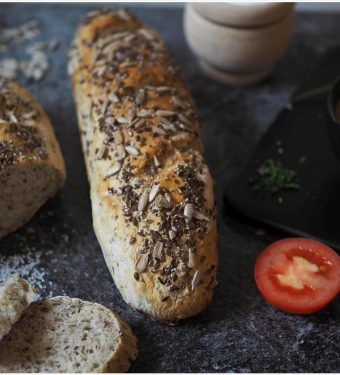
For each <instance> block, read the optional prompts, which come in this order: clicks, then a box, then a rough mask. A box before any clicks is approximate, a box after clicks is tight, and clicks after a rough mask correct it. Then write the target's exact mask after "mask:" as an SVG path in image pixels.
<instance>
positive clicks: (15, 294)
mask: <svg viewBox="0 0 340 375" xmlns="http://www.w3.org/2000/svg"><path fill="white" fill-rule="evenodd" d="M38 297H39V295H38V291H37V290H36V289H35V288H34V287H33V286H32V285H30V284H29V283H28V282H27V281H26V280H25V279H22V278H21V277H19V276H18V275H15V276H12V277H11V278H9V279H8V280H6V281H5V282H4V283H2V284H1V285H0V340H1V339H2V338H3V337H4V336H5V335H7V334H8V332H9V331H10V330H11V327H12V325H13V324H14V323H16V322H17V321H18V319H19V318H20V316H21V315H22V313H23V311H24V310H25V309H26V308H27V307H28V306H29V305H30V304H31V303H32V302H34V301H35V300H37V299H38Z"/></svg>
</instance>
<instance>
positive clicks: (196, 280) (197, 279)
mask: <svg viewBox="0 0 340 375" xmlns="http://www.w3.org/2000/svg"><path fill="white" fill-rule="evenodd" d="M201 277H202V273H201V272H200V271H196V272H195V274H194V277H193V278H192V281H191V289H192V290H194V289H195V288H196V287H197V285H198V283H199V282H200V281H201Z"/></svg>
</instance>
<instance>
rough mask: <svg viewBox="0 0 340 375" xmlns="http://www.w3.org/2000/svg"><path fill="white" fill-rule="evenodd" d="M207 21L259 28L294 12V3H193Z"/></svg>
mask: <svg viewBox="0 0 340 375" xmlns="http://www.w3.org/2000/svg"><path fill="white" fill-rule="evenodd" d="M192 5H193V6H194V8H195V9H196V11H197V12H198V13H200V14H201V16H203V17H205V18H206V19H208V20H210V21H213V22H216V23H220V24H224V25H228V26H235V27H257V26H265V25H268V24H271V23H275V22H276V21H278V20H280V19H281V18H283V17H285V16H287V15H288V14H290V13H291V12H293V8H294V5H295V4H294V3H243V2H239V3H238V2H229V3H192Z"/></svg>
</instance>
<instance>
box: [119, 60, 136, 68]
mask: <svg viewBox="0 0 340 375" xmlns="http://www.w3.org/2000/svg"><path fill="white" fill-rule="evenodd" d="M135 65H136V63H135V62H134V61H126V62H123V63H121V64H120V65H119V67H120V68H129V67H130V66H135Z"/></svg>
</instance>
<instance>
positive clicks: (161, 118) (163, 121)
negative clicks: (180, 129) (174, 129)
mask: <svg viewBox="0 0 340 375" xmlns="http://www.w3.org/2000/svg"><path fill="white" fill-rule="evenodd" d="M159 121H160V122H161V123H162V124H164V125H168V126H171V125H172V123H171V122H170V121H169V120H168V119H167V118H166V117H159Z"/></svg>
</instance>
